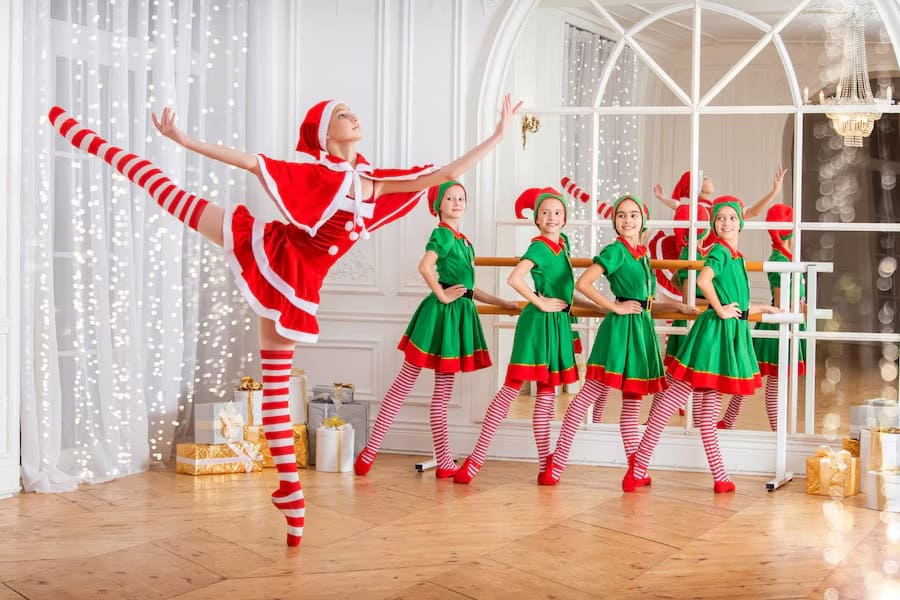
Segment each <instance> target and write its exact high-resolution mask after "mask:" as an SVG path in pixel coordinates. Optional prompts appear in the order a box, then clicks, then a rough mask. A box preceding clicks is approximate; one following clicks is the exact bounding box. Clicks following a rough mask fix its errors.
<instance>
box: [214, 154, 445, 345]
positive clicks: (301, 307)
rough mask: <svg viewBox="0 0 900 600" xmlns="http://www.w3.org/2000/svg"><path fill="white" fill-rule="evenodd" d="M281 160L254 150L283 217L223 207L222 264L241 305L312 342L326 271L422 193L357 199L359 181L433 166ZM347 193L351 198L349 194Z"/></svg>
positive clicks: (326, 158)
mask: <svg viewBox="0 0 900 600" xmlns="http://www.w3.org/2000/svg"><path fill="white" fill-rule="evenodd" d="M301 156H302V157H303V158H304V162H287V161H281V160H275V159H272V158H269V157H266V156H264V155H259V157H258V158H259V166H260V170H261V172H262V179H263V181H264V183H265V186H266V191H267V192H268V193H269V195H270V196H271V197H272V199H273V200H274V201H275V203H276V204H277V205H278V207H279V209H281V211H282V213H283V214H284V216H285V218H287V220H288V221H289V222H288V223H283V222H281V221H271V222H268V223H264V222H262V221H260V220H258V219H256V218H255V217H254V216H253V215H252V214H250V211H249V210H247V208H246V207H245V206H243V205H238V206H237V207H235V208H233V209H229V210H228V211H227V212H226V215H225V221H224V224H223V229H224V238H225V243H224V246H225V256H226V261H227V263H228V265H229V267H231V271H232V274H233V275H234V279H235V282H236V284H237V286H238V288H239V289H240V290H241V292H242V293H243V295H244V297H245V298H246V299H247V302H249V303H250V306H251V307H252V308H253V310H254V311H255V312H256V313H257V314H258V315H260V316H262V317H265V318H268V319H272V320H273V321H275V328H276V330H277V331H278V333H280V334H281V335H283V336H284V337H286V338H289V339H292V340H295V341H298V342H310V343H314V342H316V341H317V340H318V337H319V324H318V322H317V321H316V311H317V310H318V308H319V291H320V289H321V288H322V282H323V281H324V279H325V276H326V275H327V274H328V270H329V269H330V268H331V266H332V265H334V263H335V262H337V261H338V259H340V258H341V257H342V256H343V255H344V254H346V253H347V251H348V250H350V248H352V247H353V245H354V244H355V243H356V242H357V240H359V239H360V238H364V239H365V238H368V237H369V232H371V231H375V230H377V229H379V228H381V227H383V226H385V225H387V224H388V223H390V222H392V221H395V220H397V219H399V218H400V217H402V216H404V215H406V214H407V213H409V211H411V210H412V209H413V207H414V206H415V204H416V202H418V200H419V199H420V198H422V197H423V195H424V194H425V191H424V190H423V191H418V192H405V193H396V194H384V195H381V196H379V197H378V198H377V199H372V198H369V199H367V200H363V199H362V184H361V178H362V177H365V178H366V179H370V180H373V181H389V180H403V179H414V178H416V177H419V176H420V175H423V174H426V173H429V172H432V171H435V170H436V167H433V166H432V165H426V166H424V167H414V168H412V169H408V170H399V169H396V170H378V169H373V168H372V167H371V166H370V165H369V164H368V162H366V160H365V158H363V156H362V155H358V156H357V163H356V165H355V166H354V165H351V164H350V163H348V162H347V161H344V160H342V159H339V158H337V157H334V156H331V155H324V154H323V156H322V157H321V158H320V159H315V158H314V157H312V156H311V155H308V154H301ZM351 189H352V190H353V194H354V197H353V198H350V197H349V196H348V195H347V194H348V192H350V190H351Z"/></svg>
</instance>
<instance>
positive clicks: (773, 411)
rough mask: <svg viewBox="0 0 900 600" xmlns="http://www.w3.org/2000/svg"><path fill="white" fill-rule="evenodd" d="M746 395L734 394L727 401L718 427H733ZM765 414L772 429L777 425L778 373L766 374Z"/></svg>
mask: <svg viewBox="0 0 900 600" xmlns="http://www.w3.org/2000/svg"><path fill="white" fill-rule="evenodd" d="M746 399H747V397H746V396H741V395H739V394H735V395H734V396H732V397H731V400H730V401H729V402H728V408H726V409H725V416H724V417H722V420H721V421H719V425H718V427H719V429H734V426H735V424H736V423H737V418H738V415H739V414H740V412H741V408H743V406H744V401H745V400H746ZM765 399H766V416H767V417H768V418H769V427H770V428H771V429H772V431H775V429H776V428H777V427H778V375H768V376H766V390H765Z"/></svg>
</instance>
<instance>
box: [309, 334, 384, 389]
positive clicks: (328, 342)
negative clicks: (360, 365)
mask: <svg viewBox="0 0 900 600" xmlns="http://www.w3.org/2000/svg"><path fill="white" fill-rule="evenodd" d="M381 345H382V344H381V340H372V339H369V340H367V339H345V338H327V339H322V338H319V342H318V343H317V344H316V345H315V349H316V350H317V351H318V350H321V349H331V350H369V351H370V354H371V356H372V381H370V382H369V384H370V385H371V388H369V389H364V388H361V387H360V386H359V385H358V384H357V382H356V381H353V380H352V379H351V380H350V381H351V383H353V385H354V386H356V387H355V388H354V394H353V399H354V400H356V401H359V402H369V403H371V402H376V401H379V400H380V398H379V397H378V394H379V390H381V389H382V385H381V372H382V369H381V368H380V366H379V362H380V359H381ZM304 348H306V347H305V346H300V347H299V349H300V351H301V352H302V351H303V349H304ZM296 352H297V351H296V350H295V354H296ZM344 380H347V378H344ZM309 385H315V381H310V382H309Z"/></svg>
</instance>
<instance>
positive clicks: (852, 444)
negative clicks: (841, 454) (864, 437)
mask: <svg viewBox="0 0 900 600" xmlns="http://www.w3.org/2000/svg"><path fill="white" fill-rule="evenodd" d="M841 447H842V448H843V449H844V450H846V451H847V452H849V453H850V456H856V457H859V440H854V439H852V438H848V437H846V438H844V439H843V440H841Z"/></svg>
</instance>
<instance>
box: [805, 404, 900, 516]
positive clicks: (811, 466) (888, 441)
mask: <svg viewBox="0 0 900 600" xmlns="http://www.w3.org/2000/svg"><path fill="white" fill-rule="evenodd" d="M842 446H843V448H842V449H841V450H833V449H831V448H829V447H827V446H822V447H821V448H819V450H818V452H817V453H816V456H811V457H809V458H807V459H806V493H808V494H815V495H821V496H830V497H832V498H846V497H847V496H853V495H854V494H858V493H860V492H862V493H863V494H865V496H866V506H868V507H869V508H871V509H873V510H887V511H890V512H900V407H898V404H897V402H895V401H891V400H885V399H883V398H877V399H873V400H866V401H865V402H864V403H863V405H862V406H852V407H851V408H850V437H848V438H844V440H843V442H842Z"/></svg>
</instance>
